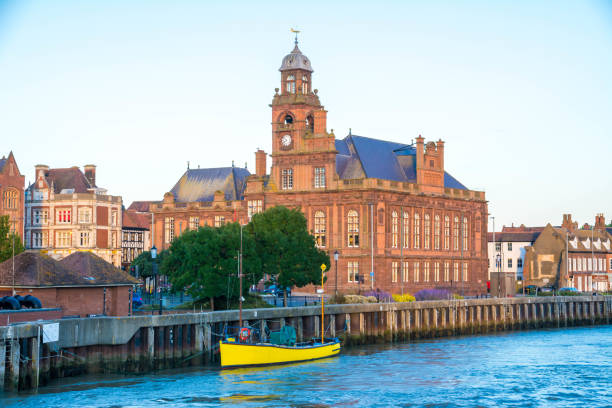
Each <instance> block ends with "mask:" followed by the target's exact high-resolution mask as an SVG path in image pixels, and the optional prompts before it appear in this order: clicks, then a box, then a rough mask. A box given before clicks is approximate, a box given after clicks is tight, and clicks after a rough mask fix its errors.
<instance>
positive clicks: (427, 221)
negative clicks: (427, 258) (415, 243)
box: [423, 214, 431, 249]
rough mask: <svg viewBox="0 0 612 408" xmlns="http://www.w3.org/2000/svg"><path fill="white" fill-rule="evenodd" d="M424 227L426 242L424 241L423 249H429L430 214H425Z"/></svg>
mask: <svg viewBox="0 0 612 408" xmlns="http://www.w3.org/2000/svg"><path fill="white" fill-rule="evenodd" d="M423 227H424V229H425V231H424V235H425V242H424V243H423V249H429V241H430V239H431V220H430V219H429V214H425V217H424V218H423Z"/></svg>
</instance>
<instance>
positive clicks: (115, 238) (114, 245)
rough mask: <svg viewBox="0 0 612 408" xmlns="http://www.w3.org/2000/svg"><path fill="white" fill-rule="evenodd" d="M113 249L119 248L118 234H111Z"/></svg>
mask: <svg viewBox="0 0 612 408" xmlns="http://www.w3.org/2000/svg"><path fill="white" fill-rule="evenodd" d="M111 248H117V233H116V232H113V233H112V234H111Z"/></svg>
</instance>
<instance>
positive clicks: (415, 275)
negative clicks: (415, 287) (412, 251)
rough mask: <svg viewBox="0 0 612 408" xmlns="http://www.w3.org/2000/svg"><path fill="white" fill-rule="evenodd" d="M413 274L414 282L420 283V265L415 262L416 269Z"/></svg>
mask: <svg viewBox="0 0 612 408" xmlns="http://www.w3.org/2000/svg"><path fill="white" fill-rule="evenodd" d="M413 271H414V272H413V274H414V282H418V281H419V263H418V262H415V263H414V268H413Z"/></svg>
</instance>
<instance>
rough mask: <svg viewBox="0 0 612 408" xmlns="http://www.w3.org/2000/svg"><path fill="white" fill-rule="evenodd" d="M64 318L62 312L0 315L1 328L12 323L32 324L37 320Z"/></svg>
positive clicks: (27, 312)
mask: <svg viewBox="0 0 612 408" xmlns="http://www.w3.org/2000/svg"><path fill="white" fill-rule="evenodd" d="M61 318H62V311H61V310H36V309H33V310H28V311H26V312H21V311H20V312H13V313H11V312H8V313H0V326H6V325H8V324H11V323H18V322H31V321H36V320H55V319H61Z"/></svg>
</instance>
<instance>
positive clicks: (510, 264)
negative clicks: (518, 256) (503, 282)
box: [508, 258, 512, 268]
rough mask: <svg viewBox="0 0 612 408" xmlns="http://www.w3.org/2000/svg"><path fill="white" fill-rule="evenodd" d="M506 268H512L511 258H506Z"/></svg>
mask: <svg viewBox="0 0 612 408" xmlns="http://www.w3.org/2000/svg"><path fill="white" fill-rule="evenodd" d="M508 268H512V258H508Z"/></svg>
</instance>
